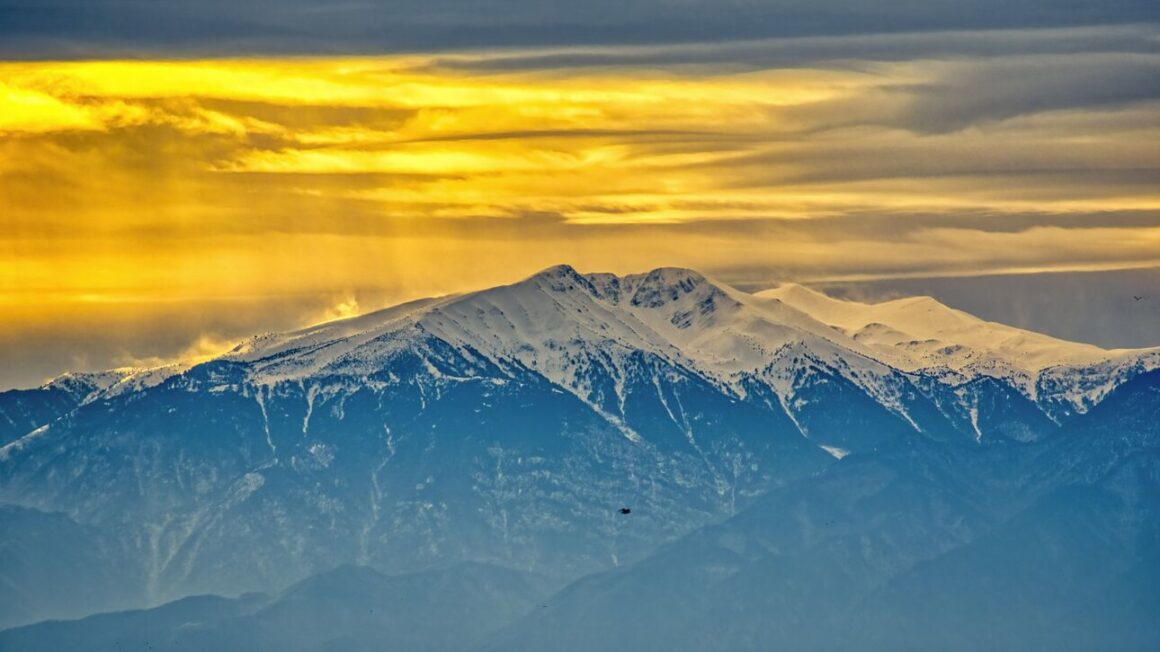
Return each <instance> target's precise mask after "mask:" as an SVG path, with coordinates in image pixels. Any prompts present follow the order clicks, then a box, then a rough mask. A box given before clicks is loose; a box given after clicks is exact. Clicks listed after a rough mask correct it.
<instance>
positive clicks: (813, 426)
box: [0, 266, 1160, 624]
mask: <svg viewBox="0 0 1160 652" xmlns="http://www.w3.org/2000/svg"><path fill="white" fill-rule="evenodd" d="M1158 366H1160V352H1158V350H1156V349H1149V350H1139V351H1105V350H1101V349H1099V348H1096V347H1092V346H1089V345H1083V344H1075V343H1068V342H1061V341H1059V340H1055V339H1053V338H1049V337H1046V336H1043V335H1039V334H1035V333H1029V332H1026V331H1021V330H1018V329H1014V328H1011V327H1008V326H1003V325H999V324H992V323H988V322H984V321H981V320H978V319H976V318H974V317H971V316H970V315H967V314H965V313H962V312H960V311H956V310H953V309H951V308H949V307H946V306H943V305H942V304H939V303H937V302H935V301H934V300H932V299H929V298H916V299H906V300H899V301H892V302H887V303H883V304H873V305H871V304H860V303H854V302H846V301H837V300H834V299H831V298H829V297H826V296H825V295H822V294H819V293H817V292H814V291H811V290H808V289H806V288H803V287H801V286H793V285H787V286H782V287H779V288H776V289H774V290H771V291H767V292H760V293H757V294H749V293H746V292H741V291H739V290H737V289H735V288H732V287H729V286H728V285H726V284H723V283H720V282H717V281H714V280H713V279H711V278H708V277H706V276H704V275H702V274H699V273H697V272H694V271H691V270H684V269H657V270H653V271H651V272H648V273H645V274H636V275H629V276H615V275H612V274H581V273H579V272H577V271H576V270H574V269H572V268H570V267H567V266H558V267H553V268H550V269H547V270H544V271H543V272H541V273H539V274H536V275H533V276H532V277H530V278H527V279H525V280H523V281H520V282H518V283H514V284H512V285H507V286H502V287H496V288H490V289H485V290H481V291H478V292H472V293H467V294H460V295H453V296H446V297H437V298H431V299H423V300H419V301H414V302H411V303H407V304H403V305H400V306H396V307H393V308H388V309H386V310H382V311H378V312H375V313H371V314H367V315H362V316H359V317H354V318H351V319H345V320H340V321H335V322H329V323H325V324H320V325H317V326H313V327H310V328H306V329H302V330H298V331H294V332H289V333H274V334H266V335H260V336H256V337H253V338H251V339H249V340H247V341H245V342H243V343H242V344H240V345H238V346H237V347H235V348H234V349H233V350H231V351H229V352H227V353H225V354H223V355H221V356H218V357H217V358H214V359H212V360H209V361H206V362H201V363H198V364H175V365H171V366H169V367H164V368H159V369H148V370H133V369H127V370H117V371H114V372H108V373H106V374H97V375H82V374H78V375H70V376H66V377H62V378H60V379H57V380H56V381H53V382H51V383H49V384H47V385H46V386H44V387H42V388H39V389H37V390H27V391H23V392H6V393H3V394H0V422H3V423H4V424H5V425H4V428H5V429H4V430H3V431H2V434H3V435H4V439H3V442H4V445H3V447H2V448H0V503H6V504H9V505H11V506H12V509H14V510H18V511H14V512H12V514H13V516H12V518H14V519H16V518H18V519H19V523H20V524H21V525H20V527H21V528H22V532H24V536H25V537H26V538H24V539H21V541H22V542H24V543H22V544H21V545H20V546H18V547H17V551H16V552H15V553H14V555H13V556H12V557H11V559H16V560H19V562H18V566H19V567H20V568H41V567H44V566H45V564H44V560H43V559H42V558H41V557H40V553H39V552H38V550H37V546H36V544H35V541H36V540H37V537H38V536H39V535H38V532H41V531H43V532H46V533H49V532H60V531H65V530H69V528H71V530H69V531H75V532H77V534H76V535H75V537H74V538H76V539H78V540H80V539H86V540H87V538H88V537H91V538H92V540H93V541H99V545H97V544H94V545H93V546H89V548H90V549H100V550H107V551H110V552H108V553H107V554H104V553H103V558H105V559H107V563H108V564H109V569H106V570H107V575H109V576H115V577H120V578H122V585H120V586H118V587H117V590H115V591H109V592H106V593H100V592H96V593H94V594H92V595H91V597H90V598H86V599H85V600H81V599H80V598H79V597H78V599H77V600H72V601H67V600H54V599H53V596H54V595H61V594H66V593H69V592H70V591H72V592H73V593H74V594H75V595H77V596H80V595H81V594H79V593H77V592H76V591H75V590H74V589H75V587H74V588H70V584H69V578H68V577H55V578H54V579H53V580H52V581H47V580H46V579H45V578H43V577H38V576H37V573H38V572H39V571H37V573H28V574H24V573H23V572H14V571H11V570H6V571H5V577H4V578H3V579H4V580H5V582H4V583H3V586H7V587H10V588H9V589H5V590H8V591H10V593H11V595H7V596H5V595H0V602H4V601H5V600H17V601H20V602H21V603H22V604H26V605H36V606H35V608H31V607H30V608H28V609H25V610H24V611H22V612H20V613H15V612H12V613H0V616H3V618H0V624H17V623H22V622H30V621H31V620H35V619H38V618H45V617H68V616H79V615H83V614H85V613H88V612H90V611H94V610H96V609H95V606H97V605H100V604H115V605H116V606H118V607H120V606H126V605H133V604H137V605H141V606H144V605H149V604H155V603H157V602H160V601H164V600H168V599H174V598H180V597H183V596H187V595H191V594H196V593H218V594H236V593H241V592H245V591H267V592H270V591H278V590H281V589H283V588H284V587H286V586H289V585H290V584H292V583H293V582H296V581H298V580H301V579H302V578H304V577H307V576H309V575H311V574H313V573H317V572H319V571H324V570H326V569H329V568H333V567H335V566H338V565H341V564H350V563H355V564H362V565H367V566H371V567H373V568H376V569H378V570H380V571H383V572H388V573H412V572H416V571H420V570H423V569H428V568H431V567H440V566H442V565H446V564H455V563H460V562H473V563H474V562H480V563H486V564H494V565H498V566H504V567H508V568H514V569H518V570H520V571H522V572H523V571H526V572H534V573H539V574H542V575H544V576H546V577H548V578H549V580H550V581H554V582H557V583H559V582H565V581H568V580H571V579H574V578H577V577H580V576H582V575H585V574H588V573H593V572H601V571H607V570H609V569H616V568H621V567H629V566H632V565H633V564H634V563H635V562H638V561H639V560H643V559H645V558H646V557H648V556H649V555H650V554H651V553H652V552H653V551H654V550H656V548H657V546H659V545H662V544H665V543H667V542H673V541H676V540H678V539H679V538H680V537H683V536H685V535H688V534H689V533H690V532H694V531H696V530H697V529H698V528H702V527H706V526H711V525H712V524H715V523H720V522H721V521H723V520H724V519H727V518H730V517H733V516H735V515H738V514H741V513H744V512H746V511H747V510H750V509H755V506H758V505H763V504H769V500H768V499H767V498H766V497H767V496H771V495H775V494H776V492H779V491H782V490H783V489H784V490H789V489H788V488H789V487H794V486H798V485H800V483H803V482H808V481H810V479H811V478H815V477H819V474H823V473H825V474H831V475H827V476H825V477H827V478H832V477H833V475H832V474H833V473H840V471H836V470H831V469H846V468H852V467H851V466H850V465H851V464H852V463H853V462H856V461H857V460H865V459H877V458H878V457H880V456H883V455H892V456H895V457H898V456H901V459H906V460H914V459H923V460H927V459H930V460H940V461H939V462H938V464H942V463H944V462H945V461H946V460H950V459H954V460H955V462H956V465H955V470H954V471H953V473H956V474H957V473H974V471H973V469H975V468H976V467H977V466H978V465H979V464H982V463H983V462H982V461H983V460H987V459H991V457H993V456H1000V457H1003V456H1006V455H1008V454H1011V455H1017V456H1020V457H1019V459H1020V460H1023V459H1024V457H1022V456H1027V457H1026V459H1028V460H1029V459H1031V457H1032V456H1033V454H1035V455H1038V451H1040V449H1041V447H1046V446H1051V445H1054V444H1053V442H1056V441H1059V440H1060V439H1061V438H1063V437H1065V436H1067V433H1069V432H1072V431H1074V430H1075V429H1076V428H1078V427H1079V426H1078V425H1077V424H1080V423H1091V422H1092V420H1093V419H1094V420H1096V421H1098V420H1100V419H1107V418H1110V417H1107V416H1106V415H1105V416H1100V414H1099V413H1098V410H1095V408H1098V406H1099V405H1100V403H1101V402H1102V401H1104V400H1105V398H1106V397H1108V396H1112V395H1114V394H1115V393H1116V390H1117V389H1118V388H1121V387H1123V386H1126V385H1128V384H1129V383H1131V382H1134V381H1135V380H1136V379H1138V378H1141V377H1150V376H1149V374H1148V372H1149V371H1150V370H1152V369H1155V368H1156V367H1158ZM1092 412H1096V414H1095V415H1094V416H1092V415H1091V414H1089V413H1092ZM892 459H894V458H892ZM1003 459H1005V460H1006V459H1007V458H1006V457H1003ZM1036 459H1039V458H1036ZM1022 463H1023V462H1020V464H1022ZM1028 463H1030V462H1028ZM931 464H935V462H931ZM1017 466H1018V465H1017V464H1016V463H1015V462H1010V461H1009V460H1008V461H1006V462H1004V466H1003V468H1005V469H1013V468H1016V467H1017ZM1020 468H1021V467H1020ZM1053 468H1055V467H1053ZM1044 473H1047V474H1048V476H1050V477H1057V476H1054V475H1051V474H1050V473H1048V472H1047V471H1044ZM982 477H983V476H982V475H972V476H971V478H972V479H973V480H978V481H980V482H983V480H981V479H980V478H982ZM1036 477H1038V476H1036ZM987 482H991V480H987ZM840 484H841V483H840V482H838V485H840ZM987 486H990V485H987ZM943 490H947V489H946V488H945V487H943ZM1017 493H1018V492H1015V493H1013V494H1003V496H1004V497H1003V498H1002V500H1001V501H1000V502H1002V504H1003V505H1011V504H1014V503H1012V502H1011V501H1017V498H1015V497H1012V496H1015V495H1016V494H1017ZM992 499H993V498H992V497H989V495H988V496H984V497H980V498H978V500H979V501H981V502H980V503H979V504H976V505H972V506H970V508H969V509H967V508H966V507H964V508H963V509H964V510H965V511H964V512H963V514H967V512H970V513H972V514H974V513H975V512H977V511H979V510H983V511H986V510H984V509H983V507H982V503H985V502H986V501H987V500H992ZM994 500H997V501H998V500H999V499H997V498H995V499H994ZM1018 500H1022V499H1021V498H1019V499H1018ZM1019 504H1023V503H1019ZM622 506H631V507H632V510H631V517H626V516H625V515H622V514H620V513H619V511H618V510H619V508H620V507H622ZM1009 509H1014V508H1013V507H1010V508H1008V507H1004V508H1003V509H1002V510H999V511H998V512H994V513H991V512H988V513H987V515H985V516H983V515H978V514H975V516H978V520H977V522H975V521H970V519H968V520H965V521H963V523H964V524H967V523H968V521H970V523H974V525H972V526H971V527H966V526H965V525H964V527H966V529H964V530H963V531H961V532H959V531H957V530H956V531H955V532H954V533H948V532H941V531H940V532H937V533H933V534H932V535H931V536H932V537H935V538H934V539H932V541H934V540H937V541H938V542H940V543H939V544H938V545H939V546H947V547H949V546H953V545H955V542H961V541H965V540H968V539H971V537H973V536H974V535H975V534H976V533H978V532H983V531H986V530H987V528H988V527H990V526H991V525H993V521H992V520H989V519H993V518H999V517H998V516H996V514H999V513H1002V514H1008V513H1009ZM972 510H974V511H972ZM1004 510H1008V511H1004ZM963 518H966V516H964V517H963ZM972 518H974V517H972ZM62 519H63V521H64V522H63V523H62ZM936 535H937V536H936ZM890 536H895V535H894V534H892V535H890ZM940 550H941V548H940ZM114 551H115V552H114ZM921 558H923V557H922V556H921V555H912V554H910V553H908V554H907V555H906V556H904V559H905V560H906V563H911V562H913V561H915V560H918V559H921ZM899 563H901V562H899ZM16 567H17V566H12V567H10V568H16ZM78 581H79V580H78ZM85 595H88V594H85Z"/></svg>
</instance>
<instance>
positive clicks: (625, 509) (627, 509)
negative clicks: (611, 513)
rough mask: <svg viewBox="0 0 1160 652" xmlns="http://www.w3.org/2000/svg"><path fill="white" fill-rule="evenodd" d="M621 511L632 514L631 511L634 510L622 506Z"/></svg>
mask: <svg viewBox="0 0 1160 652" xmlns="http://www.w3.org/2000/svg"><path fill="white" fill-rule="evenodd" d="M620 513H621V514H631V513H632V510H631V509H629V508H627V507H621V508H620Z"/></svg>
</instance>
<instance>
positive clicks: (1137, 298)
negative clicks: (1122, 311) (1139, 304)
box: [1132, 294, 1144, 301]
mask: <svg viewBox="0 0 1160 652" xmlns="http://www.w3.org/2000/svg"><path fill="white" fill-rule="evenodd" d="M1132 298H1133V299H1135V300H1136V301H1139V300H1140V299H1143V298H1144V297H1138V296H1136V295H1134V294H1133V295H1132Z"/></svg>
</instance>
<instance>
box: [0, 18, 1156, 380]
mask: <svg viewBox="0 0 1160 652" xmlns="http://www.w3.org/2000/svg"><path fill="white" fill-rule="evenodd" d="M1158 25H1160V16H1158V15H1157V10H1156V5H1155V3H1154V2H1134V1H1128V0H1112V1H1110V2H1101V3H1080V2H1074V1H1068V2H1031V1H1028V0H1009V1H1004V2H998V1H991V0H985V1H981V2H949V1H939V0H935V1H933V2H932V1H927V2H917V1H910V0H903V1H892V2H885V1H883V0H858V1H854V0H837V1H834V0H829V1H824V2H805V1H804V0H776V1H773V2H753V1H746V2H738V1H732V0H725V1H718V2H706V1H704V0H670V1H658V0H618V1H617V2H609V1H605V0H597V1H596V2H589V3H575V2H554V1H553V2H543V1H537V2H533V1H531V0H484V1H482V2H467V1H466V0H462V1H453V2H430V1H428V2H419V1H418V0H414V1H411V0H406V1H399V0H396V1H392V2H381V1H378V0H366V1H357V0H355V1H350V2H333V3H319V2H307V1H305V0H256V1H254V2H245V3H241V2H224V1H222V0H202V1H200V2H196V3H195V2H188V1H186V0H180V1H179V0H150V1H148V2H144V1H134V0H88V1H86V2H79V1H77V0H36V1H32V0H0V315H3V319H0V360H2V361H5V364H3V365H0V388H4V387H18V386H32V385H36V384H38V383H40V382H43V381H44V380H45V379H47V378H49V377H52V376H54V375H56V374H59V373H61V372H64V371H66V370H70V369H75V370H97V369H103V368H109V367H114V366H124V365H152V364H160V363H164V362H167V361H170V360H173V359H177V358H182V357H196V356H205V355H210V354H213V353H216V352H219V351H221V350H224V349H225V348H228V347H229V346H230V345H231V343H232V342H234V341H236V340H238V339H240V338H243V337H245V336H247V335H250V334H253V333H256V332H263V331H269V330H282V329H288V328H294V327H298V326H303V325H306V324H309V323H314V322H317V321H322V320H326V319H333V318H338V317H342V316H349V315H353V314H358V313H361V312H366V311H369V310H373V309H376V308H380V307H384V306H387V305H391V304H393V303H397V302H400V301H403V300H407V299H411V298H416V297H421V296H430V295H433V294H445V293H451V292H460V291H465V290H470V289H477V288H480V287H485V286H490V285H495V284H499V283H506V282H512V281H515V280H518V279H519V278H522V277H524V276H527V275H529V274H531V273H534V272H535V271H536V270H538V269H542V268H545V267H548V266H551V265H553V264H557V263H569V264H572V265H574V266H576V267H577V268H579V269H581V270H585V271H597V270H607V271H614V272H621V273H627V272H637V271H642V270H647V269H650V268H653V267H658V266H665V265H673V266H684V267H692V268H696V269H699V270H702V271H704V272H706V273H709V274H711V275H713V276H715V277H717V278H719V279H721V280H723V281H725V282H728V283H733V284H736V285H738V286H741V287H745V288H749V289H756V288H760V287H769V286H772V285H775V284H776V283H778V282H780V281H783V280H793V281H798V282H805V283H812V284H816V285H818V286H819V287H824V288H828V289H829V290H830V291H833V292H835V293H845V294H846V295H849V296H854V297H858V298H888V297H890V296H896V295H898V294H905V293H915V292H921V293H928V294H933V295H935V296H938V297H940V298H942V299H944V300H946V301H947V302H948V303H951V305H957V306H958V307H962V308H964V309H968V310H971V311H973V312H977V313H979V314H980V315H981V316H984V317H986V318H989V319H995V320H998V321H1006V322H1009V323H1013V324H1015V325H1019V326H1024V327H1029V328H1035V329H1037V330H1043V331H1045V332H1050V333H1052V334H1056V335H1058V336H1061V337H1071V338H1075V339H1081V340H1083V341H1090V342H1094V343H1097V344H1100V345H1103V346H1109V347H1117V346H1146V345H1157V344H1160V336H1153V335H1151V334H1153V333H1160V308H1158V307H1157V306H1160V303H1157V298H1155V297H1153V296H1152V295H1153V294H1160V293H1157V292H1155V291H1151V290H1152V289H1153V288H1156V287H1157V286H1158V285H1160V284H1156V283H1155V281H1157V280H1158V279H1160V276H1158V275H1157V274H1156V270H1157V269H1160V183H1158V182H1160V147H1156V143H1157V142H1160V28H1158ZM1150 291H1151V292H1150ZM1134 296H1142V299H1141V300H1136V299H1134ZM1149 338H1151V340H1149Z"/></svg>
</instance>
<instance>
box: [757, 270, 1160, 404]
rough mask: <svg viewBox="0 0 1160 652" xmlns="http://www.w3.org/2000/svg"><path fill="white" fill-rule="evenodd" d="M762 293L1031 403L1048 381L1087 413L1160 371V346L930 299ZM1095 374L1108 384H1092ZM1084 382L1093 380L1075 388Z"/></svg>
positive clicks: (889, 356)
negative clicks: (1100, 339) (1083, 338)
mask: <svg viewBox="0 0 1160 652" xmlns="http://www.w3.org/2000/svg"><path fill="white" fill-rule="evenodd" d="M756 296H758V297H764V298H770V299H777V300H780V301H783V302H785V303H787V304H789V305H792V306H795V307H797V308H799V309H801V310H802V311H803V312H807V313H809V314H810V315H813V316H814V317H816V318H817V319H818V320H820V321H822V322H825V323H826V324H829V325H830V326H832V327H833V328H835V329H837V330H840V331H841V332H842V333H843V334H845V335H847V336H848V337H849V338H850V339H852V340H854V341H855V342H858V343H860V344H862V345H864V346H866V347H868V348H870V349H872V350H873V351H874V354H876V355H877V356H878V357H879V358H880V359H881V360H883V362H885V363H887V364H889V365H891V366H892V367H894V368H896V369H899V370H901V371H905V372H919V373H923V374H925V375H931V376H935V377H938V378H939V379H940V380H943V381H944V382H947V383H950V384H956V385H957V384H961V383H963V382H966V381H969V380H972V379H974V378H978V377H981V376H989V377H993V378H1000V379H1003V380H1006V381H1008V382H1011V383H1012V384H1013V385H1015V386H1016V387H1019V388H1020V390H1022V391H1023V393H1024V394H1026V395H1027V396H1028V397H1030V398H1032V399H1037V398H1039V394H1040V392H1041V391H1043V389H1044V388H1045V383H1042V382H1041V379H1044V378H1049V379H1052V380H1051V381H1050V382H1048V383H1046V387H1047V389H1049V390H1050V391H1051V393H1052V398H1054V400H1063V401H1067V402H1068V403H1070V404H1071V405H1073V406H1074V408H1075V409H1076V410H1078V411H1081V412H1082V411H1084V410H1085V409H1086V408H1087V407H1090V406H1091V405H1092V404H1094V403H1095V402H1098V400H1099V399H1100V398H1102V397H1103V395H1104V394H1106V393H1107V391H1109V390H1110V389H1111V388H1112V387H1114V386H1115V385H1117V384H1119V382H1122V380H1123V376H1124V375H1125V374H1127V373H1129V372H1135V373H1139V372H1142V371H1147V370H1150V369H1154V368H1156V367H1158V366H1160V347H1158V348H1151V349H1135V350H1133V349H1115V350H1106V349H1101V348H1099V347H1097V346H1094V345H1091V344H1082V343H1078V342H1069V341H1065V340H1060V339H1057V338H1054V337H1051V336H1048V335H1043V334H1041V333H1035V332H1031V331H1026V330H1022V329H1019V328H1015V327H1012V326H1007V325H1005V324H999V323H995V322H988V321H984V320H982V319H979V318H978V317H975V316H973V315H970V314H968V313H965V312H963V311H961V310H955V309H954V308H951V307H949V306H946V305H944V304H942V303H940V302H938V301H937V300H935V299H933V298H931V297H907V298H904V299H896V300H893V301H885V302H882V303H875V304H868V303H860V302H856V301H844V300H840V299H834V298H831V297H828V296H826V295H825V294H822V293H820V292H817V291H815V290H811V289H808V288H806V287H803V286H801V285H797V284H792V283H788V284H783V285H781V286H779V287H777V288H774V289H771V290H764V291H761V292H758V293H757V294H756ZM1117 370H1119V372H1118V373H1117ZM1093 377H1094V378H1099V379H1101V380H1102V381H1103V382H1099V381H1095V382H1093V381H1092V380H1091V379H1092V378H1093ZM1080 378H1088V379H1089V380H1088V381H1087V382H1075V383H1069V381H1077V380H1078V379H1080ZM1069 384H1072V385H1073V386H1068V385H1069Z"/></svg>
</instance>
